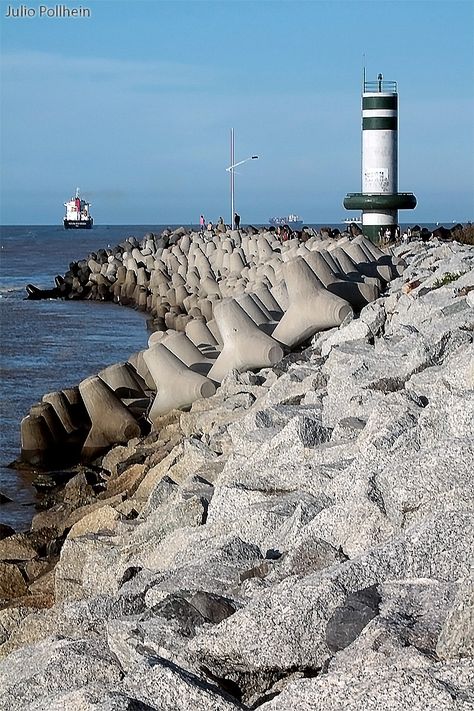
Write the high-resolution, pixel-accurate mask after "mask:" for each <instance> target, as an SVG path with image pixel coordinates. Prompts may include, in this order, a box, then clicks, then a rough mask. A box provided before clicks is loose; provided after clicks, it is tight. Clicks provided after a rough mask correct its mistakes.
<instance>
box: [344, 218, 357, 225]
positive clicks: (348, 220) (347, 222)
mask: <svg viewBox="0 0 474 711" xmlns="http://www.w3.org/2000/svg"><path fill="white" fill-rule="evenodd" d="M342 223H343V224H344V225H352V224H354V225H361V224H362V220H361V218H360V217H346V218H345V219H344V220H343V221H342Z"/></svg>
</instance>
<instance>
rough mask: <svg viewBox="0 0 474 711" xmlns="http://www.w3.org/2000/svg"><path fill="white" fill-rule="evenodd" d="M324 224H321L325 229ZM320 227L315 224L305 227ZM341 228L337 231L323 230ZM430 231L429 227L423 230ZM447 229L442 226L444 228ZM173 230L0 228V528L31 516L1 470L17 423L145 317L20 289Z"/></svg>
mask: <svg viewBox="0 0 474 711" xmlns="http://www.w3.org/2000/svg"><path fill="white" fill-rule="evenodd" d="M325 224H328V223H325ZM313 226H314V227H320V226H321V225H313ZM331 226H333V227H339V228H341V225H331ZM426 226H427V227H431V228H432V227H433V225H426ZM447 226H448V225H447ZM165 227H171V228H173V227H174V226H173V225H133V226H130V225H111V226H106V225H98V226H94V227H93V229H92V230H70V231H65V230H64V229H63V227H62V226H50V227H48V226H44V225H42V226H14V227H1V228H0V343H1V348H0V493H3V494H4V495H6V496H7V497H9V498H10V499H11V500H12V501H11V503H6V504H0V523H6V524H9V525H10V526H13V528H15V529H16V530H26V529H27V528H28V527H29V525H30V523H31V519H32V516H33V515H34V513H35V503H36V501H37V498H36V490H35V488H34V487H33V485H32V478H33V477H32V475H31V474H27V473H25V472H19V471H17V470H15V469H12V468H9V467H8V464H9V463H11V462H12V461H13V460H14V459H16V458H17V457H18V455H19V451H20V422H21V419H22V418H23V417H24V416H25V415H26V414H27V413H28V411H29V409H30V407H31V405H33V404H34V403H35V402H38V401H39V400H41V398H42V396H43V395H44V394H45V393H49V392H53V391H55V390H60V389H62V388H65V387H70V386H73V385H77V384H78V383H79V382H80V381H81V380H83V379H84V378H85V377H87V376H89V375H94V374H96V373H97V372H98V371H99V370H101V369H102V368H104V367H106V366H107V365H111V364H112V363H117V362H120V361H124V360H127V359H128V357H129V356H130V355H131V354H132V353H134V352H136V351H138V350H141V349H143V348H145V347H146V344H147V339H148V335H149V334H148V333H147V330H146V316H145V315H144V314H142V313H140V312H138V311H134V310H133V309H131V308H126V307H122V306H118V305H116V304H112V303H99V302H88V301H61V300H53V299H52V300H46V301H28V300H26V299H25V296H26V291H25V287H26V285H27V284H30V283H31V284H34V285H35V286H38V287H40V288H43V289H46V288H53V287H54V277H55V276H56V275H57V274H61V275H62V274H64V273H65V272H66V271H67V270H68V268H69V264H70V262H72V261H76V260H78V259H83V258H85V257H86V256H87V255H88V254H89V253H90V252H93V251H95V250H97V249H99V248H106V247H107V246H115V245H116V244H118V243H119V242H121V241H122V240H123V239H124V238H126V237H129V236H134V237H137V238H138V239H142V238H143V236H144V235H145V234H146V233H147V232H155V233H160V232H161V231H162V230H163V229H164V228H165Z"/></svg>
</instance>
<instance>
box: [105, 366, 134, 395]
mask: <svg viewBox="0 0 474 711" xmlns="http://www.w3.org/2000/svg"><path fill="white" fill-rule="evenodd" d="M98 375H99V378H100V379H101V380H103V381H104V383H106V384H107V385H108V386H109V388H110V389H111V390H113V391H114V393H115V395H116V396H117V397H120V398H123V397H127V398H131V397H144V396H145V393H144V391H143V381H142V382H141V383H140V381H139V380H138V376H137V375H136V373H135V371H134V369H133V368H132V366H131V365H130V363H114V364H113V365H109V366H108V367H107V368H104V369H103V370H101V371H100V372H99V373H98Z"/></svg>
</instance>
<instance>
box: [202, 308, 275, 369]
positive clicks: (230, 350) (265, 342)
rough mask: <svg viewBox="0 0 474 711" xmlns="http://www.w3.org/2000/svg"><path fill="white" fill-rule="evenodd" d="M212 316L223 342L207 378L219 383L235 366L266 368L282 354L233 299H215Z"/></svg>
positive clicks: (237, 367)
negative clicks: (216, 300) (217, 301)
mask: <svg viewBox="0 0 474 711" xmlns="http://www.w3.org/2000/svg"><path fill="white" fill-rule="evenodd" d="M214 318H215V320H216V323H217V326H218V328H219V332H220V333H221V335H222V339H223V342H224V345H223V348H222V351H221V353H220V354H219V355H218V357H217V360H216V362H215V363H214V365H213V366H212V368H211V370H210V371H209V378H212V380H215V381H216V382H218V383H220V382H222V380H223V379H224V377H225V375H226V374H227V373H228V372H229V371H230V370H232V369H234V368H235V369H236V370H238V371H240V372H242V371H244V370H252V369H253V368H267V367H269V366H272V365H275V363H278V361H280V360H281V359H282V358H283V349H282V347H281V345H280V344H279V343H277V341H275V339H274V338H272V337H271V336H267V335H266V334H265V333H263V332H262V331H260V329H259V328H258V327H257V326H256V324H255V323H254V322H253V321H252V319H251V318H250V316H249V315H248V314H247V313H246V312H245V311H244V309H243V308H242V307H241V306H240V305H239V304H238V303H237V301H235V300H234V299H224V300H222V301H220V302H219V303H216V304H215V306H214Z"/></svg>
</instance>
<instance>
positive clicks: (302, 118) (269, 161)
mask: <svg viewBox="0 0 474 711" xmlns="http://www.w3.org/2000/svg"><path fill="white" fill-rule="evenodd" d="M40 4H41V3H36V2H33V1H29V0H22V2H19V0H11V2H10V3H9V2H6V1H5V0H1V2H0V10H1V16H2V17H1V35H2V36H1V39H2V50H1V51H2V82H1V93H2V117H1V118H2V124H1V125H2V129H1V164H2V172H1V205H2V207H1V213H0V221H1V222H2V223H3V224H26V223H30V224H31V223H32V224H53V223H58V222H60V221H61V219H62V214H63V205H62V203H63V202H64V200H66V199H67V198H69V197H70V195H71V194H72V192H73V191H74V189H75V187H76V186H80V188H81V190H82V193H83V195H84V197H86V198H88V199H90V201H91V202H92V203H93V209H92V211H93V214H94V216H95V220H96V222H97V223H101V224H114V223H115V224H147V223H150V224H162V223H190V222H197V220H198V217H199V214H200V213H201V212H204V213H205V215H206V216H207V217H208V218H209V219H212V220H217V218H218V217H219V215H223V216H224V217H225V219H226V220H229V219H230V215H229V212H230V207H229V183H228V173H226V171H225V168H226V167H227V166H228V165H229V129H230V127H232V126H233V127H234V129H235V142H236V159H238V160H240V159H243V158H246V157H247V156H249V155H251V154H253V153H257V154H258V155H259V156H261V158H260V159H259V160H258V161H252V162H251V163H248V164H246V165H244V166H242V168H241V169H240V171H239V174H238V175H236V208H237V210H238V211H239V212H240V214H241V215H242V220H243V222H244V223H246V222H255V223H258V222H265V221H267V219H268V217H269V216H270V215H275V214H276V215H278V214H287V213H288V212H297V213H299V214H300V215H301V216H302V217H303V218H304V220H305V221H306V222H339V221H340V220H341V219H342V218H343V217H344V216H345V211H344V209H343V207H342V200H343V197H344V195H345V193H346V192H351V191H357V190H359V189H360V143H361V139H360V84H361V75H362V63H363V55H364V53H365V58H366V59H365V62H366V67H367V77H368V78H373V79H375V78H376V75H377V73H378V72H382V73H383V74H384V77H385V78H386V79H391V80H396V81H398V85H399V92H400V122H399V124H400V135H399V143H400V148H399V189H400V190H401V191H413V192H414V193H415V194H416V195H417V198H418V207H417V209H416V211H414V212H405V213H401V215H400V221H402V222H403V221H412V222H414V221H418V222H431V221H451V220H460V221H466V220H469V219H470V220H472V219H473V218H474V128H473V126H474V39H473V38H474V3H473V2H472V1H471V0H447V1H446V2H445V1H442V0H439V1H436V0H390V1H388V2H384V1H383V0H382V1H381V0H373V1H366V2H359V0H346V1H343V0H341V1H339V0H332V1H329V2H325V1H323V0H321V1H319V0H307V1H304V2H300V1H299V0H290V1H282V2H279V1H277V0H255V1H254V0H237V1H234V0H221V1H220V2H207V1H206V0H202V1H201V0H194V1H191V2H188V1H186V0H173V1H171V2H168V1H166V0H163V1H161V0H81V2H80V3H79V2H74V1H73V2H66V3H64V4H66V5H67V6H68V7H70V8H72V7H80V6H82V7H83V8H88V9H90V11H91V15H92V16H91V18H89V19H66V18H55V19H53V18H45V17H43V18H38V17H34V18H7V17H5V14H6V13H7V8H8V6H9V5H10V6H12V7H14V8H18V7H19V6H21V5H26V6H27V7H28V8H33V9H35V10H36V12H37V14H38V9H39V6H40ZM44 4H45V5H47V6H49V7H54V5H55V4H57V3H56V2H54V3H53V2H51V3H48V2H45V3H44Z"/></svg>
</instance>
